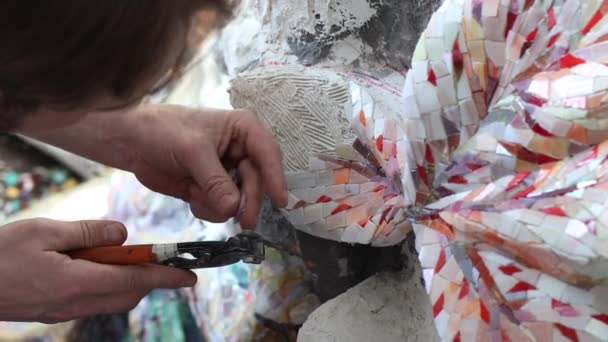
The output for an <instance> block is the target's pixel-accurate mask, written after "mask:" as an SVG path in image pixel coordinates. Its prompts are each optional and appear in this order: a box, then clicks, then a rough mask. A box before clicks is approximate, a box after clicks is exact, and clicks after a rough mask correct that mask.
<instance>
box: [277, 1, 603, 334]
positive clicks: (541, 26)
mask: <svg viewBox="0 0 608 342" xmlns="http://www.w3.org/2000/svg"><path fill="white" fill-rule="evenodd" d="M606 12H608V1H599V0H595V1H581V0H562V1H557V0H556V1H550V0H544V1H543V0H453V1H452V0H448V1H446V2H445V3H444V4H443V5H442V6H441V8H440V9H439V10H438V11H437V12H436V13H435V14H434V16H433V17H432V18H431V20H430V22H429V25H428V27H427V30H426V31H425V32H424V33H423V35H422V37H421V39H420V41H419V43H418V46H417V48H416V51H415V52H414V55H413V58H412V69H411V70H410V71H409V72H408V74H407V77H406V81H405V86H404V88H403V102H404V104H403V105H404V106H403V107H402V108H403V109H402V110H399V111H395V112H391V111H383V110H381V107H380V106H378V105H377V104H378V100H379V99H378V98H374V97H373V96H371V95H370V94H369V92H368V91H367V90H366V89H365V88H364V87H362V86H359V85H357V84H356V82H351V83H350V94H351V98H350V101H347V103H346V104H345V108H344V113H345V115H346V116H347V118H348V119H349V121H350V124H351V127H350V128H351V129H352V131H353V132H354V133H355V135H356V139H355V141H354V142H352V141H350V142H344V144H343V145H340V144H338V145H337V146H336V148H335V151H328V152H327V153H321V154H318V155H317V156H316V157H314V158H313V160H311V162H310V165H311V167H310V169H309V170H306V171H304V172H301V173H297V174H294V173H290V174H288V175H287V176H288V186H289V189H290V202H289V206H288V207H287V209H286V213H287V216H288V218H289V219H290V221H291V222H292V223H293V224H294V225H295V226H296V227H297V228H298V229H301V230H303V231H307V232H309V233H311V234H313V235H317V236H321V237H326V238H329V239H333V240H338V241H345V242H353V243H370V244H373V245H377V246H382V245H390V244H396V243H399V242H400V241H401V240H402V239H403V238H404V237H405V235H406V234H407V232H408V231H409V230H410V227H411V226H410V222H414V224H413V227H414V230H415V232H416V236H417V237H416V240H417V248H418V250H419V253H420V261H421V263H422V267H423V269H424V271H423V272H424V277H425V280H426V284H427V286H428V290H429V295H430V299H431V302H432V305H433V314H434V315H435V321H436V326H437V329H438V332H439V334H440V336H441V338H442V340H450V341H461V340H465V341H468V340H480V341H485V340H491V341H503V340H522V341H528V340H531V341H547V340H564V341H600V340H606V339H607V338H608V300H606V299H605V298H608V297H607V296H608V288H607V286H608V263H607V259H606V258H607V257H608V241H606V239H607V238H608V233H607V232H608V230H607V229H608V214H605V213H606V212H607V210H606V209H608V208H606V206H607V205H608V177H607V175H606V172H607V171H608V161H606V157H607V155H608V142H604V141H606V140H607V139H606V138H608V115H606V113H608V111H607V110H606V108H607V106H608V65H607V63H608V25H606V24H607V22H608V19H606V17H607V16H605V14H606Z"/></svg>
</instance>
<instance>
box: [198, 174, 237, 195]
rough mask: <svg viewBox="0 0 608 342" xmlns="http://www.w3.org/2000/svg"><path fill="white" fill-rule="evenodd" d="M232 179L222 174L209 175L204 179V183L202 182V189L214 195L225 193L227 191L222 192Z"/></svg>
mask: <svg viewBox="0 0 608 342" xmlns="http://www.w3.org/2000/svg"><path fill="white" fill-rule="evenodd" d="M231 182H232V181H231V180H230V179H228V178H227V177H225V176H222V175H210V176H209V177H207V179H205V184H203V190H204V191H205V192H207V193H208V194H214V195H215V196H218V195H219V196H221V195H226V194H228V193H225V194H224V193H222V192H224V191H225V190H224V189H225V188H226V187H227V186H230V185H231V184H230V183H231Z"/></svg>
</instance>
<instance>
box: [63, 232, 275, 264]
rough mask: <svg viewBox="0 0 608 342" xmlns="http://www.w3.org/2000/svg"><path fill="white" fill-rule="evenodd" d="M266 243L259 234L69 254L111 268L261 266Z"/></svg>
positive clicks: (97, 248) (81, 251) (72, 252)
mask: <svg viewBox="0 0 608 342" xmlns="http://www.w3.org/2000/svg"><path fill="white" fill-rule="evenodd" d="M264 250H265V242H264V240H263V239H262V238H261V236H259V235H258V234H256V233H253V232H243V233H240V234H238V235H235V236H233V237H231V238H229V239H228V240H226V241H198V242H181V243H167V244H154V245H126V246H109V247H94V248H85V249H79V250H75V251H71V252H68V253H67V254H68V255H69V256H70V257H71V258H72V259H84V260H88V261H93V262H97V263H101V264H110V265H138V264H150V263H152V264H160V265H165V266H172V267H177V268H184V269H195V268H209V267H220V266H226V265H230V264H234V263H237V262H239V261H243V262H245V263H248V264H259V263H261V262H262V261H263V260H264V258H265V253H264Z"/></svg>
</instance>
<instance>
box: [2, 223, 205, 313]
mask: <svg viewBox="0 0 608 342" xmlns="http://www.w3.org/2000/svg"><path fill="white" fill-rule="evenodd" d="M126 237H127V232H126V230H125V228H124V227H123V226H122V225H121V224H120V223H116V222H110V221H79V222H60V221H52V220H44V219H35V220H25V221H18V222H15V223H11V224H8V225H6V226H3V227H0V279H2V281H0V320H1V321H22V322H25V321H38V322H43V323H55V322H61V321H67V320H72V319H76V318H80V317H84V316H89V315H93V314H101V313H117V312H126V311H129V310H130V309H132V308H133V307H135V306H136V305H137V303H139V301H140V300H141V298H142V297H144V296H145V295H146V294H147V293H148V292H149V291H151V290H152V289H155V288H170V289H175V288H179V287H186V286H193V285H194V284H195V283H196V275H194V273H192V272H190V271H184V270H180V269H174V268H171V267H164V266H157V265H142V266H111V265H101V264H96V263H92V262H88V261H84V260H72V259H70V258H69V257H68V256H67V255H65V254H61V252H66V251H70V250H74V249H79V248H87V247H95V246H108V245H120V244H122V243H123V242H124V241H125V239H126Z"/></svg>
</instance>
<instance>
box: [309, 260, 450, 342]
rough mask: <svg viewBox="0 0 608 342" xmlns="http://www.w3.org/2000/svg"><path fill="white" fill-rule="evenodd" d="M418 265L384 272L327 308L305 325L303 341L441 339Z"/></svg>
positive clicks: (333, 301) (319, 311) (428, 341)
mask: <svg viewBox="0 0 608 342" xmlns="http://www.w3.org/2000/svg"><path fill="white" fill-rule="evenodd" d="M438 340H439V337H438V335H437V332H436V330H435V326H434V323H433V314H432V312H431V306H430V302H429V299H428V295H427V294H426V292H425V290H424V286H423V285H422V282H421V279H420V270H419V268H418V267H417V271H416V272H415V275H414V276H413V277H412V276H411V275H410V274H408V272H407V271H402V272H398V273H380V274H378V275H375V276H373V277H371V278H369V279H367V280H365V281H364V282H362V283H360V284H359V285H357V286H355V287H353V288H351V289H349V290H348V291H346V292H345V293H343V294H341V295H340V296H338V297H336V298H334V299H332V300H330V301H328V302H327V303H325V304H323V305H322V306H321V307H320V308H318V309H317V310H316V311H314V312H313V313H312V314H311V315H310V316H309V318H308V320H307V321H306V323H304V326H303V327H302V328H301V329H300V332H299V334H298V341H299V342H339V341H349V342H351V341H383V342H391V341H395V342H403V341H424V342H430V341H438Z"/></svg>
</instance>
